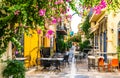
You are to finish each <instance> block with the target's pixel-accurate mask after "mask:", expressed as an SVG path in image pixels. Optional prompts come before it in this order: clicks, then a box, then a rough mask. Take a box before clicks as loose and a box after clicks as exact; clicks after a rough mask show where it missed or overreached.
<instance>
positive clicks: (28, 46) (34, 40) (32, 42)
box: [24, 30, 42, 66]
mask: <svg viewBox="0 0 120 78" xmlns="http://www.w3.org/2000/svg"><path fill="white" fill-rule="evenodd" d="M29 32H30V34H31V36H27V35H26V34H25V35H24V56H27V55H29V56H31V61H30V66H34V65H36V59H37V57H40V46H41V36H42V34H40V35H38V34H37V32H36V30H30V31H29ZM38 39H39V42H38ZM37 54H38V56H37Z"/></svg>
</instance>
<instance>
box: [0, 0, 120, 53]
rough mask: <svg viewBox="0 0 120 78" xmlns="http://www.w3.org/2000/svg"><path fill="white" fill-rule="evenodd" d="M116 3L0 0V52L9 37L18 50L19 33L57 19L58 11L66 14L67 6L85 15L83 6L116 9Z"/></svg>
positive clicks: (111, 0) (116, 0)
mask: <svg viewBox="0 0 120 78" xmlns="http://www.w3.org/2000/svg"><path fill="white" fill-rule="evenodd" d="M76 3H77V5H76ZM119 4H120V1H119V0H4V1H3V0H2V1H1V2H0V55H1V54H3V53H4V52H5V51H6V48H7V45H8V42H9V41H12V43H13V44H15V45H16V47H17V48H18V50H19V49H20V48H21V45H20V43H19V39H20V37H21V35H22V34H23V33H29V29H36V30H37V26H42V27H43V26H45V25H46V24H45V23H46V22H48V21H49V22H50V24H51V23H53V24H56V23H58V22H61V20H62V19H61V18H62V17H61V15H62V16H64V15H66V13H67V12H68V11H69V9H68V8H70V9H72V10H74V11H75V12H76V13H78V14H83V15H85V14H84V13H87V11H86V10H87V9H89V8H94V7H95V6H99V7H97V9H96V10H95V11H96V13H97V14H98V13H100V11H101V9H102V8H105V7H107V9H108V10H109V9H112V10H116V9H118V8H120V5H119ZM101 5H102V6H101ZM81 8H82V9H81ZM95 8H96V7H95ZM52 17H53V18H52ZM46 19H47V20H46ZM68 19H69V18H68ZM38 33H39V32H38Z"/></svg>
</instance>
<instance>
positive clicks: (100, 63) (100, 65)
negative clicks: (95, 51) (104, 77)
mask: <svg viewBox="0 0 120 78" xmlns="http://www.w3.org/2000/svg"><path fill="white" fill-rule="evenodd" d="M100 68H102V70H103V71H104V70H105V63H104V59H103V58H99V59H98V71H100Z"/></svg>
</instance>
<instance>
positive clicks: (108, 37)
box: [89, 10, 120, 60]
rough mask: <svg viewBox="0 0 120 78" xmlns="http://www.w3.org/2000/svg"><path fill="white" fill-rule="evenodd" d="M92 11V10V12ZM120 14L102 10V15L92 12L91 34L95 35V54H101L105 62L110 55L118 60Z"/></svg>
mask: <svg viewBox="0 0 120 78" xmlns="http://www.w3.org/2000/svg"><path fill="white" fill-rule="evenodd" d="M91 11H92V10H91ZM119 17H120V13H115V12H112V11H111V12H110V13H107V11H106V10H102V11H101V13H100V14H98V15H96V14H95V13H92V12H90V20H89V22H90V24H91V28H90V30H91V33H93V34H94V38H93V41H94V42H93V43H94V52H95V53H96V52H101V53H103V56H104V58H105V60H107V57H109V56H110V55H112V56H114V57H116V58H118V53H117V47H118V46H119V45H120V44H119V43H120V38H119V36H120V29H119V26H120V19H119Z"/></svg>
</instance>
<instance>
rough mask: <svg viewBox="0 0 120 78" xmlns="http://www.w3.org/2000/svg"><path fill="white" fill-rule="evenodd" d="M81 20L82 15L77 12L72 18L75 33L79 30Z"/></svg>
mask: <svg viewBox="0 0 120 78" xmlns="http://www.w3.org/2000/svg"><path fill="white" fill-rule="evenodd" d="M80 22H81V17H79V16H78V15H77V14H75V15H73V16H72V19H71V28H72V31H73V32H74V33H77V32H78V24H79V23H80Z"/></svg>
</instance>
